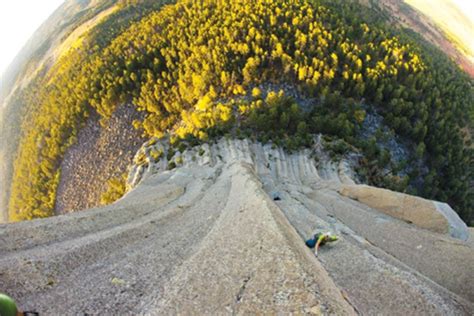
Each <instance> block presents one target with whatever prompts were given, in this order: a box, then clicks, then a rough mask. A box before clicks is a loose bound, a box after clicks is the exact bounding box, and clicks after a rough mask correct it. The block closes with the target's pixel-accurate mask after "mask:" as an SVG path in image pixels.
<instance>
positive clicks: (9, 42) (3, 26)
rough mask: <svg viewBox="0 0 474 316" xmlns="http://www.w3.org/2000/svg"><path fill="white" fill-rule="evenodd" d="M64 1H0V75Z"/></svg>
mask: <svg viewBox="0 0 474 316" xmlns="http://www.w3.org/2000/svg"><path fill="white" fill-rule="evenodd" d="M63 2H64V0H0V43H1V46H0V75H1V74H2V73H3V72H4V71H5V69H6V68H7V67H8V65H9V64H10V63H11V62H12V61H13V58H15V56H16V55H17V54H18V52H19V51H20V50H21V48H22V47H23V45H25V44H26V42H27V41H28V39H29V38H30V37H31V36H32V35H33V33H34V32H35V31H36V29H37V28H39V27H40V25H41V24H42V23H43V22H44V21H46V20H47V19H48V17H49V16H50V15H51V14H52V13H53V12H54V11H55V10H56V9H57V8H58V7H59V6H60V5H61V4H62V3H63Z"/></svg>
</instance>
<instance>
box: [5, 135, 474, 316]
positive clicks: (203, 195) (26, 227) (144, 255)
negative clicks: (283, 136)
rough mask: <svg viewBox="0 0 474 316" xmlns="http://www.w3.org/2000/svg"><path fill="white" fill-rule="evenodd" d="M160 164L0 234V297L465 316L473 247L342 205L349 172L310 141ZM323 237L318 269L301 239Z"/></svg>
mask: <svg viewBox="0 0 474 316" xmlns="http://www.w3.org/2000/svg"><path fill="white" fill-rule="evenodd" d="M150 146H154V147H155V148H156V149H163V150H166V149H167V148H166V145H163V144H161V143H157V144H154V145H150ZM145 152H147V151H145ZM163 156H164V157H163V158H162V159H161V160H160V161H159V162H157V163H151V162H150V160H148V161H147V162H146V163H144V164H142V165H141V166H135V167H133V168H132V170H131V171H132V172H131V176H130V179H131V182H130V183H132V182H133V183H136V184H137V185H136V187H135V188H134V189H132V190H131V191H130V192H128V193H127V194H126V196H125V197H123V198H122V199H120V200H119V201H117V202H116V203H114V204H112V205H109V206H107V207H103V208H97V209H91V210H87V211H84V212H79V213H73V214H68V215H64V216H57V217H54V218H48V219H43V220H34V221H30V222H22V223H15V224H9V225H1V226H0V288H2V289H4V290H5V291H6V292H7V293H9V294H10V295H12V296H13V297H14V298H15V299H16V300H17V301H18V302H19V305H20V306H21V308H24V309H27V310H37V311H39V312H41V313H44V314H54V315H56V314H63V315H75V314H82V313H90V314H118V313H120V314H147V315H162V314H249V313H252V314H253V313H264V314H265V313H277V312H278V313H282V314H288V313H294V314H304V313H306V314H320V313H322V314H337V315H341V314H344V315H347V314H355V313H362V314H381V315H382V314H383V315H406V314H413V313H416V314H417V315H470V314H472V313H473V311H474V306H473V303H472V301H473V300H474V284H473V283H472V282H469V280H472V279H474V272H473V269H472V262H474V250H473V248H472V243H471V241H469V242H468V243H466V242H463V241H461V240H458V239H454V238H452V237H450V236H449V235H448V234H447V233H444V234H443V233H436V232H433V231H430V230H426V229H423V228H420V227H418V226H416V225H414V224H409V223H407V222H406V221H402V220H400V219H397V218H393V217H390V216H388V215H387V214H384V213H381V212H379V211H377V210H375V209H373V208H371V207H369V206H367V205H365V204H363V203H361V202H360V201H355V200H353V199H350V198H348V197H344V196H342V195H340V194H339V193H338V191H339V190H340V189H341V186H342V185H354V182H353V181H352V180H351V176H350V168H348V165H347V164H345V163H340V164H335V163H332V162H331V161H330V160H329V159H328V158H327V156H326V155H325V153H324V152H322V150H321V147H320V146H319V144H318V143H317V144H316V145H315V147H314V148H312V149H311V150H305V151H301V152H299V153H295V154H287V153H285V152H283V151H282V150H280V149H272V148H271V146H269V145H268V146H262V145H260V144H255V143H251V142H249V141H226V140H221V141H220V142H218V143H216V144H213V145H207V144H206V145H202V146H200V147H196V148H193V149H190V150H187V151H185V152H184V153H182V154H181V153H179V152H178V153H176V154H175V156H174V157H172V160H173V161H180V160H181V159H179V160H177V159H176V158H177V157H178V156H181V158H182V160H183V163H180V164H178V167H177V168H176V169H173V170H166V169H167V166H168V163H169V161H168V160H167V159H166V154H165V155H163ZM313 156H317V157H318V163H316V160H315V159H313V158H311V157H313ZM132 180H133V181H132ZM272 192H278V195H279V197H280V200H278V201H273V199H272ZM327 230H331V231H333V232H334V233H336V234H337V235H339V236H340V240H339V241H337V242H336V243H333V244H330V245H327V246H325V247H323V248H322V249H321V251H320V255H319V257H317V258H316V257H314V255H313V254H312V253H311V250H309V249H308V248H306V246H305V244H304V240H305V239H306V238H308V237H310V236H311V235H312V234H313V233H314V232H315V231H327Z"/></svg>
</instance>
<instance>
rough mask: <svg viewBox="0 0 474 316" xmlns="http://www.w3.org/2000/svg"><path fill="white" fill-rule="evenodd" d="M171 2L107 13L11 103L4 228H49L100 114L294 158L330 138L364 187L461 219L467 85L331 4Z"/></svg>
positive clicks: (418, 47) (405, 34)
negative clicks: (261, 145) (71, 160)
mask: <svg viewBox="0 0 474 316" xmlns="http://www.w3.org/2000/svg"><path fill="white" fill-rule="evenodd" d="M168 3H170V2H168V1H163V2H157V1H150V2H148V1H121V2H119V3H117V6H116V7H115V6H114V7H107V9H105V7H101V8H103V9H104V10H96V14H95V15H93V16H90V18H89V19H88V20H87V21H86V22H84V24H82V27H81V26H78V27H77V28H75V30H74V31H73V32H71V33H70V35H71V36H72V38H71V37H69V38H68V39H65V40H64V41H63V43H70V45H66V44H65V46H67V47H62V48H61V49H59V50H55V52H59V53H58V54H56V55H55V56H59V58H58V59H57V60H55V62H54V63H52V64H51V67H48V68H44V73H42V76H36V77H34V80H32V81H31V83H30V85H29V86H28V87H27V88H25V89H23V90H22V91H21V93H18V94H14V95H13V97H12V99H11V100H12V101H9V102H10V103H11V104H22V105H23V106H22V107H21V108H22V109H23V113H21V112H20V111H18V110H15V111H10V112H7V113H6V114H7V115H5V116H4V121H9V122H12V121H15V120H11V119H8V118H7V117H8V116H9V115H13V117H14V118H15V115H16V120H17V121H20V119H19V118H21V121H23V125H22V127H23V129H22V135H21V140H20V143H19V147H18V150H16V147H14V148H13V146H12V148H13V149H12V150H10V151H8V152H10V153H13V152H15V153H17V155H16V157H14V158H15V159H14V160H15V161H14V172H13V177H12V181H11V194H10V197H11V198H10V200H9V212H10V219H12V220H24V219H32V218H37V217H47V216H51V215H53V214H54V212H55V209H56V201H57V190H58V186H59V183H60V182H61V179H62V174H61V172H62V171H63V168H62V167H61V166H62V162H63V158H64V156H65V155H66V153H67V151H68V150H69V148H70V146H71V145H73V144H75V143H76V142H77V141H78V134H79V131H80V130H81V129H82V128H83V127H84V126H85V125H86V123H87V122H88V120H89V117H91V116H93V115H95V113H97V114H98V115H100V119H99V122H100V124H101V126H102V127H104V126H107V121H108V120H109V119H110V118H111V117H112V116H113V115H114V113H115V112H116V110H117V109H118V108H120V107H121V106H123V105H124V104H132V105H133V108H134V109H135V110H136V111H138V112H141V113H142V114H143V118H141V119H135V120H133V122H132V124H131V125H132V126H133V128H135V129H137V130H139V131H140V132H141V133H143V135H144V136H145V137H152V136H155V137H163V136H167V135H169V136H171V137H172V138H173V139H174V140H175V141H179V140H180V139H189V138H191V139H194V140H195V141H197V142H200V141H209V140H212V139H213V138H214V137H218V136H222V135H228V136H234V137H239V138H254V139H258V140H260V141H262V142H273V143H275V145H277V146H283V147H285V148H286V149H287V150H290V151H291V150H296V149H299V148H301V147H307V146H311V145H312V139H313V137H312V135H314V134H315V133H323V134H326V135H328V136H331V137H334V138H338V139H340V140H341V143H340V145H338V146H339V148H338V151H341V152H346V151H347V150H348V149H353V148H355V149H356V151H359V152H361V153H362V155H363V156H364V159H363V160H364V163H363V167H362V168H361V170H359V172H360V177H361V179H363V181H365V182H367V183H370V184H372V185H377V186H382V187H387V188H391V189H394V190H399V191H403V192H410V193H413V194H418V195H421V196H424V197H428V198H432V199H437V200H440V201H444V202H448V203H449V204H450V205H452V206H453V207H454V208H455V209H456V210H457V211H458V212H459V214H460V215H461V217H462V218H463V219H464V220H466V221H469V220H470V218H471V215H470V213H471V209H472V205H473V204H474V192H473V190H472V186H471V185H470V184H471V182H472V172H473V170H472V165H471V164H470V161H471V159H472V155H473V153H472V151H470V150H466V148H467V147H468V146H469V145H468V144H467V141H466V140H467V139H468V138H466V135H465V133H464V132H463V131H465V129H464V128H465V127H466V126H468V125H470V124H472V122H471V118H470V117H469V114H468V113H470V112H472V107H473V102H472V100H473V98H472V79H470V78H469V77H468V76H467V75H466V74H465V73H464V72H462V71H461V70H460V69H459V67H457V65H456V64H454V63H453V62H452V61H451V60H449V58H447V57H446V56H445V55H444V54H442V53H441V52H440V51H439V50H438V49H436V48H435V47H433V46H432V45H430V44H429V43H428V42H426V41H425V40H423V39H422V38H421V37H420V36H419V35H417V34H415V33H413V32H410V31H408V30H405V29H401V28H394V27H393V25H392V24H390V23H389V22H390V21H391V18H392V17H391V16H390V14H388V13H387V12H386V11H384V10H380V8H379V7H375V6H374V7H373V8H372V9H371V10H367V9H364V8H363V7H361V6H360V5H358V4H357V3H353V2H347V1H326V0H321V1H303V0H301V1H296V2H291V1H281V2H276V3H265V4H263V3H261V2H252V1H244V2H242V3H241V2H238V3H227V4H224V3H222V2H219V1H204V2H196V3H194V2H186V1H178V2H177V3H176V4H171V5H166V4H168ZM91 5H92V4H91ZM162 6H163V7H162ZM98 12H101V13H100V14H98ZM277 25H278V26H279V27H276V26H277ZM68 46H69V47H68ZM69 48H72V49H69ZM13 108H14V107H9V109H13ZM7 134H8V133H6V134H5V135H7ZM10 134H14V133H13V132H10ZM16 135H19V133H16ZM8 139H9V141H10V140H12V139H13V137H8ZM16 139H18V137H17V138H16ZM12 143H14V144H17V143H18V142H17V141H15V139H13V141H12ZM12 157H13V154H12ZM110 159H111V158H110ZM11 160H12V159H11ZM11 160H10V161H11ZM106 164H107V165H110V163H109V162H106ZM90 165H96V164H95V163H94V164H90ZM97 165H98V164H97ZM10 170H11V168H10ZM69 170H70V169H69ZM93 172H94V170H92V171H90V170H88V171H87V172H85V174H89V173H93Z"/></svg>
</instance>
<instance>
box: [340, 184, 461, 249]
mask: <svg viewBox="0 0 474 316" xmlns="http://www.w3.org/2000/svg"><path fill="white" fill-rule="evenodd" d="M339 193H340V194H342V195H343V196H347V197H350V198H351V199H354V200H356V201H359V202H361V203H363V204H365V205H368V206H369V207H371V208H373V209H376V210H378V211H380V212H382V213H384V214H387V215H390V216H392V217H395V218H399V219H401V220H404V221H407V222H409V223H413V224H415V225H417V226H419V227H421V228H426V229H428V230H431V231H434V232H436V233H441V234H449V235H450V236H452V237H454V238H458V239H461V240H464V241H466V240H467V239H468V237H469V231H468V230H467V226H466V224H465V223H464V222H463V221H462V220H461V219H460V218H459V216H458V215H457V214H456V213H455V212H454V211H453V209H452V208H451V207H450V206H449V205H448V204H446V203H441V202H437V201H431V200H426V199H423V198H420V197H417V196H412V195H408V194H403V193H398V192H393V191H390V190H385V189H380V188H374V187H370V186H367V185H343V186H342V187H341V189H340V191H339Z"/></svg>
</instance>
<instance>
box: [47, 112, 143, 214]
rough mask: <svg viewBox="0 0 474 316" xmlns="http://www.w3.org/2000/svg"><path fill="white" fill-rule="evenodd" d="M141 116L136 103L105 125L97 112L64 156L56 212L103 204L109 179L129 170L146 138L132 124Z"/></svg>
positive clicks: (115, 113)
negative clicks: (103, 194)
mask: <svg viewBox="0 0 474 316" xmlns="http://www.w3.org/2000/svg"><path fill="white" fill-rule="evenodd" d="M139 118H141V114H140V113H138V112H137V111H136V110H135V108H134V106H133V105H129V104H127V105H122V106H120V107H118V108H117V110H116V111H115V112H114V114H113V115H112V117H111V118H110V119H109V120H108V121H107V122H106V124H105V126H101V125H100V123H99V116H98V115H97V114H94V115H92V116H91V118H90V119H89V120H88V122H87V124H86V126H85V127H84V128H82V129H81V131H80V132H79V134H78V139H77V142H76V143H75V144H74V145H73V146H71V147H70V148H69V149H68V151H67V152H66V154H65V155H64V158H63V161H62V163H61V180H60V183H59V186H58V191H57V195H56V213H57V214H65V213H69V212H72V211H78V210H83V209H87V208H91V207H95V206H98V205H99V202H100V196H101V194H102V193H103V192H105V190H106V189H107V185H106V184H107V181H108V180H109V179H111V178H114V177H118V176H120V175H122V174H123V173H124V172H126V171H127V167H128V165H129V164H130V163H131V162H132V158H133V155H134V154H135V152H136V151H137V149H138V148H140V146H141V145H142V143H143V141H144V139H143V138H142V136H141V134H142V132H141V131H138V130H135V129H134V128H133V127H132V122H133V120H135V119H139Z"/></svg>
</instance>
